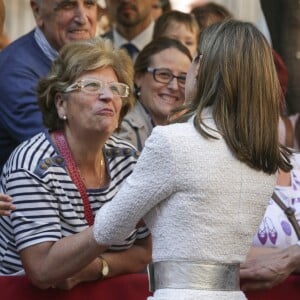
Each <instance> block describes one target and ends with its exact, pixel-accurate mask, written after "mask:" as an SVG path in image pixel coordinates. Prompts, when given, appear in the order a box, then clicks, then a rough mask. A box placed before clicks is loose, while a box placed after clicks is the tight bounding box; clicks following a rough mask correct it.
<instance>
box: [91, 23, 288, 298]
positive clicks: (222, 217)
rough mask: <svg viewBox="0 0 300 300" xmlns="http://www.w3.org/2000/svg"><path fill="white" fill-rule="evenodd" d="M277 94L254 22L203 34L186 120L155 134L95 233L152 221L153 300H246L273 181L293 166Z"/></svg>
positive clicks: (112, 234)
mask: <svg viewBox="0 0 300 300" xmlns="http://www.w3.org/2000/svg"><path fill="white" fill-rule="evenodd" d="M174 80H175V79H174ZM279 89H280V87H279V83H278V79H277V74H276V70H275V67H274V63H273V58H272V52H271V49H270V47H269V45H268V43H267V41H266V40H265V38H264V37H263V35H262V34H261V33H260V32H259V30H258V29H256V28H255V26H254V25H252V24H250V23H244V22H240V21H234V20H230V21H227V22H224V23H220V24H215V25H212V26H211V27H209V28H207V29H206V30H205V31H204V32H203V33H202V35H201V37H200V42H199V48H198V53H197V55H196V57H195V58H194V60H193V63H192V65H191V67H190V69H189V71H188V74H187V82H186V99H187V100H188V105H187V109H188V112H187V113H186V115H185V116H184V117H185V118H186V119H188V121H187V122H183V123H178V124H172V125H168V126H157V127H155V128H154V130H153V132H152V134H151V136H150V137H149V138H148V140H147V141H146V145H145V148H144V149H143V152H142V154H141V156H140V158H139V160H138V162H137V165H136V167H135V169H134V171H133V173H132V174H131V176H130V177H128V178H127V180H126V182H125V183H124V185H123V186H122V188H121V189H120V191H119V193H118V194H117V195H116V197H115V198H114V199H113V201H111V202H110V203H107V204H105V205H104V206H103V207H102V208H101V210H99V212H98V213H97V215H96V218H95V224H94V228H93V230H94V238H95V240H96V242H97V243H98V244H99V245H109V244H111V243H117V242H118V241H121V240H122V239H124V238H125V237H126V236H127V235H128V233H129V232H131V230H132V229H133V228H134V227H135V226H136V224H137V223H138V222H139V220H140V219H141V218H143V219H144V221H145V223H146V225H147V226H148V228H149V229H150V231H151V233H152V239H153V253H152V259H153V265H152V267H153V269H152V273H151V275H152V277H153V278H152V280H151V282H152V283H153V285H154V290H155V292H154V294H153V297H150V299H155V300H162V299H164V300H166V299H168V300H169V299H170V300H171V299H172V300H173V299H180V300H181V299H185V300H186V299H188V300H195V299H210V300H212V299H216V300H217V299H218V300H220V299H226V300H229V299H230V300H241V299H246V298H245V295H244V294H243V292H242V291H240V289H239V264H240V263H241V262H242V261H244V259H245V257H246V254H247V251H248V249H249V246H250V245H251V242H252V237H253V235H254V233H255V231H256V230H257V227H258V225H259V223H260V221H261V218H262V215H263V213H264V210H265V207H266V205H267V203H268V199H269V197H270V196H271V194H272V191H273V188H274V186H275V175H274V174H275V173H276V171H277V169H278V168H282V169H283V170H285V171H288V170H290V168H291V165H290V163H289V159H288V154H289V153H287V150H284V149H282V150H280V147H279V142H278V119H279V99H280V93H279Z"/></svg>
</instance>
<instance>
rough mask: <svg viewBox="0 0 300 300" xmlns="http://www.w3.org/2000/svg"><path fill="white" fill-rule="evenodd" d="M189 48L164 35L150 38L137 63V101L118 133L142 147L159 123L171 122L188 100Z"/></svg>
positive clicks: (139, 148)
mask: <svg viewBox="0 0 300 300" xmlns="http://www.w3.org/2000/svg"><path fill="white" fill-rule="evenodd" d="M191 60H192V57H191V54H190V52H189V50H188V49H187V48H186V47H185V46H184V45H182V44H181V43H180V42H179V41H177V40H173V39H170V38H167V37H161V38H158V39H156V40H153V41H152V42H150V43H149V44H148V45H147V46H146V47H145V48H144V49H143V50H142V51H141V52H140V53H139V55H138V57H137V59H136V61H135V64H134V72H135V74H134V82H135V95H136V103H135V106H134V107H133V109H132V110H130V111H129V113H128V114H127V115H126V116H125V117H124V120H123V122H122V124H121V130H120V132H119V133H118V136H119V137H121V138H123V139H125V140H127V141H129V142H130V143H131V144H133V145H134V146H135V147H136V148H137V149H138V150H140V151H141V150H142V149H143V147H144V144H145V140H146V139H147V137H148V136H149V135H150V134H151V131H152V129H153V127H154V126H156V125H166V124H168V123H169V116H170V115H171V113H172V111H173V110H175V109H178V108H179V107H180V106H182V105H183V103H184V90H185V79H186V73H187V70H188V68H189V66H190V64H191Z"/></svg>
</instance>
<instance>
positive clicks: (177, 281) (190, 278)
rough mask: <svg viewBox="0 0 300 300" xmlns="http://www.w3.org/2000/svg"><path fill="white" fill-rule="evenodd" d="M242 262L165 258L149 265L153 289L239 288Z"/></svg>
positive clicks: (219, 289) (215, 289)
mask: <svg viewBox="0 0 300 300" xmlns="http://www.w3.org/2000/svg"><path fill="white" fill-rule="evenodd" d="M239 271H240V265H239V264H238V263H236V264H221V263H213V262H212V263H211V262H188V261H161V262H156V263H153V264H150V265H149V266H148V277H149V290H150V291H151V292H154V291H155V290H158V289H167V288H170V289H197V290H210V291H239V290H240V279H239V278H240V276H239Z"/></svg>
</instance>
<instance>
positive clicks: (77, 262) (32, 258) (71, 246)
mask: <svg viewBox="0 0 300 300" xmlns="http://www.w3.org/2000/svg"><path fill="white" fill-rule="evenodd" d="M106 248H107V247H106V246H100V245H98V244H97V243H96V241H95V240H94V238H93V233H92V228H91V227H90V228H88V229H86V230H84V231H82V232H80V233H77V234H74V235H71V236H68V237H64V238H62V239H60V240H58V241H56V242H44V243H39V244H36V245H34V246H31V247H28V248H25V249H24V250H22V251H21V252H20V255H21V260H22V264H23V266H24V269H25V271H26V274H27V275H28V277H29V278H30V280H31V281H32V282H33V284H35V285H36V286H38V287H39V288H42V289H45V288H49V287H51V286H56V284H58V285H62V284H63V282H64V281H66V280H68V281H69V283H68V284H70V285H72V284H73V286H74V283H75V284H77V283H78V282H81V281H84V280H83V279H84V278H88V277H89V276H90V277H91V278H93V279H96V278H95V277H96V276H95V274H96V268H97V269H98V270H97V272H98V275H99V270H100V267H101V266H100V265H99V262H98V265H97V266H96V263H97V262H96V261H95V262H94V260H95V258H96V257H98V256H99V255H100V254H101V253H103V252H104V251H105V250H106ZM74 274H76V276H77V277H76V279H74V278H73V279H71V278H72V277H75V275H74ZM80 276H82V278H83V279H82V280H81V279H80ZM67 278H68V279H67ZM90 280H92V279H90ZM85 281H87V280H85ZM70 282H71V283H70ZM65 284H67V283H66V282H65Z"/></svg>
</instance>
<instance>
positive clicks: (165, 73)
mask: <svg viewBox="0 0 300 300" xmlns="http://www.w3.org/2000/svg"><path fill="white" fill-rule="evenodd" d="M147 72H149V73H152V75H153V79H154V80H155V81H157V82H160V83H165V84H168V83H170V82H171V81H172V80H173V78H176V79H177V82H178V85H179V86H180V87H182V88H184V87H185V81H186V73H183V74H181V75H179V76H175V75H174V74H173V73H172V72H171V70H169V69H165V68H160V69H155V68H147Z"/></svg>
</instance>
